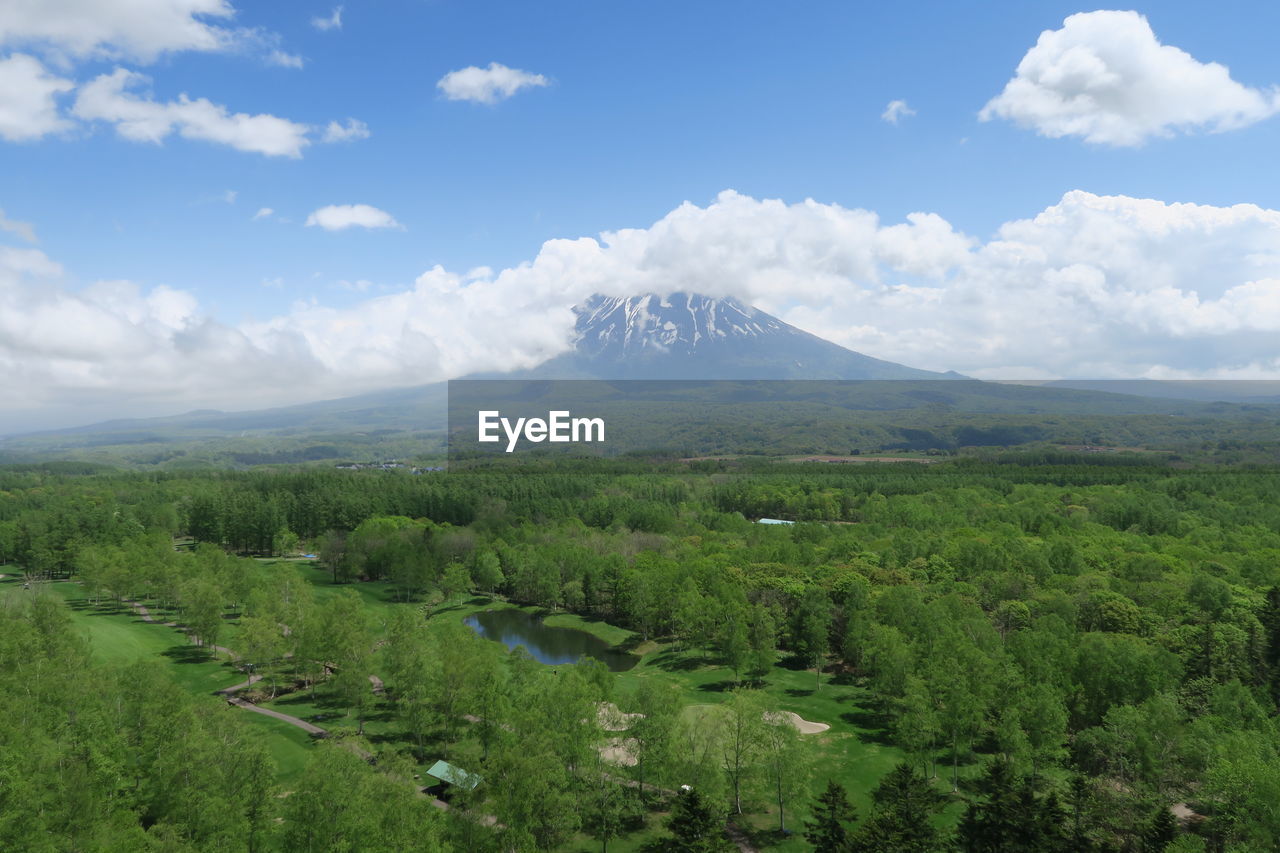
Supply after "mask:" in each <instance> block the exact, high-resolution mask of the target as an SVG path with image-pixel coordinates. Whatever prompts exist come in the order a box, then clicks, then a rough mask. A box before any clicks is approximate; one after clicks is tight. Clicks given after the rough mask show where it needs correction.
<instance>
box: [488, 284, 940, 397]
mask: <svg viewBox="0 0 1280 853" xmlns="http://www.w3.org/2000/svg"><path fill="white" fill-rule="evenodd" d="M574 310H575V311H576V312H577V315H578V320H577V323H576V326H575V329H574V347H573V349H572V350H571V351H570V352H567V353H564V354H562V355H559V356H556V357H555V358H552V359H550V360H549V361H546V362H544V363H543V364H541V365H538V366H537V367H534V368H530V369H528V370H521V371H515V372H512V373H506V374H494V373H488V374H485V375H484V377H485V378H493V377H496V376H499V375H501V376H503V377H504V378H512V379H948V378H958V377H959V374H956V373H934V372H931V371H928V370H918V369H916V368H913V367H906V366H904V365H901V364H895V363H894V362H891V361H884V360H882V359H878V358H872V357H871V356H868V355H863V354H862V353H859V352H854V351H853V350H850V349H846V348H845V347H842V346H840V345H839V344H834V343H832V342H831V341H828V340H824V339H822V338H820V337H818V336H817V335H812V334H810V333H808V332H805V331H802V330H801V329H797V328H796V327H795V326H792V325H790V324H788V323H785V322H783V321H782V320H779V319H778V318H777V317H774V316H773V315H771V314H767V313H765V312H764V311H761V310H760V309H758V308H754V307H752V306H750V305H746V304H744V303H742V302H740V301H738V300H737V299H734V298H732V297H718V298H717V297H710V296H703V295H701V294H697V293H672V294H670V295H668V296H660V295H658V294H655V293H646V294H641V295H639V296H631V297H613V296H600V295H596V296H593V297H591V298H590V299H588V300H587V301H586V302H584V303H583V304H581V305H579V306H578V307H577V308H575V309H574Z"/></svg>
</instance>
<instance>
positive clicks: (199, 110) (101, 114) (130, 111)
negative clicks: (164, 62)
mask: <svg viewBox="0 0 1280 853" xmlns="http://www.w3.org/2000/svg"><path fill="white" fill-rule="evenodd" d="M147 82H148V80H147V78H146V77H145V76H143V75H141V74H138V73H137V72H134V71H128V70H126V69H124V68H117V69H116V70H115V71H113V72H112V73H110V74H103V75H101V76H99V77H97V78H95V79H94V80H92V81H91V82H89V83H86V84H85V85H84V86H82V87H81V88H80V91H79V93H78V94H77V96H76V102H75V106H74V107H73V109H72V112H73V113H74V115H75V116H76V117H78V118H81V119H85V120H88V121H95V120H96V121H105V122H109V123H111V124H113V125H115V128H116V133H118V134H119V135H120V136H122V137H124V138H125V139H131V140H133V141H135V142H154V143H160V142H163V141H164V139H165V138H166V137H168V136H169V135H171V134H173V133H175V132H176V133H178V135H180V136H182V137H185V138H187V139H199V140H203V141H206V142H215V143H219V144H222V145H229V146H231V147H232V148H236V149H238V150H240V151H251V152H255V153H258V154H265V155H267V156H270V157H301V156H302V149H303V148H304V147H306V146H307V145H308V144H310V140H309V139H308V138H307V132H308V130H309V128H308V127H307V125H305V124H299V123H298V122H293V121H289V120H288V119H283V118H280V117H278V116H273V115H269V114H266V113H262V114H258V115H249V114H247V113H232V112H229V111H228V110H227V108H226V107H224V106H222V105H221V104H215V103H213V102H211V101H209V100H208V99H206V98H196V99H194V100H193V99H191V98H189V97H188V96H187V95H185V94H183V95H179V96H178V100H176V101H157V100H155V99H153V98H152V97H150V95H138V94H135V92H134V91H132V90H134V89H137V88H138V87H139V86H143V85H145V84H146V83H147Z"/></svg>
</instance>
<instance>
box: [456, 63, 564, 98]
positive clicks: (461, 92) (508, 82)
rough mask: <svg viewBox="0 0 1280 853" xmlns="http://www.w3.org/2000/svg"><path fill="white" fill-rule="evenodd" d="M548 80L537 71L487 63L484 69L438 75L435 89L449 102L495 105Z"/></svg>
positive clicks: (471, 68)
mask: <svg viewBox="0 0 1280 853" xmlns="http://www.w3.org/2000/svg"><path fill="white" fill-rule="evenodd" d="M550 82H551V81H550V80H548V79H547V78H546V77H544V76H542V75H541V74H532V73H530V72H528V71H521V70H520V69H518V68H508V67H507V66H505V65H502V64H501V63H497V62H490V63H489V67H488V68H477V67H476V66H474V65H470V66H468V67H466V68H462V69H460V70H458V71H450V72H449V73H448V74H446V75H444V76H443V77H441V78H440V80H439V81H438V82H437V83H436V88H438V89H439V90H440V91H441V92H443V93H444V96H445V97H446V98H448V99H449V100H451V101H474V102H475V103H478V104H496V103H497V102H498V101H503V100H506V99H507V98H510V97H511V96H512V95H514V94H515V93H516V92H519V91H520V90H521V89H525V88H529V87H532V86H547V85H549V84H550Z"/></svg>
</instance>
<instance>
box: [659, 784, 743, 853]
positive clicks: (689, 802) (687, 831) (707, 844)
mask: <svg viewBox="0 0 1280 853" xmlns="http://www.w3.org/2000/svg"><path fill="white" fill-rule="evenodd" d="M667 829H669V830H671V836H672V838H671V842H670V844H669V849H671V850H675V851H679V853H718V851H721V850H724V849H726V847H727V846H728V841H727V839H726V838H725V836H724V820H723V819H722V818H721V817H719V816H718V815H716V814H715V811H714V810H713V809H712V808H711V806H710V805H709V804H708V803H707V802H706V801H705V800H703V798H702V795H701V794H699V793H698V792H697V791H696V790H694V789H693V788H684V789H681V791H680V794H679V795H678V796H677V797H676V802H675V805H674V806H673V807H672V809H671V818H670V820H668V821H667Z"/></svg>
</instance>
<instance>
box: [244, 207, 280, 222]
mask: <svg viewBox="0 0 1280 853" xmlns="http://www.w3.org/2000/svg"><path fill="white" fill-rule="evenodd" d="M273 213H275V211H274V210H272V209H271V208H269V207H260V208H258V212H257V213H255V214H254V215H253V216H252V217H250V218H251V219H266V218H267V217H268V216H270V215H271V214H273Z"/></svg>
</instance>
